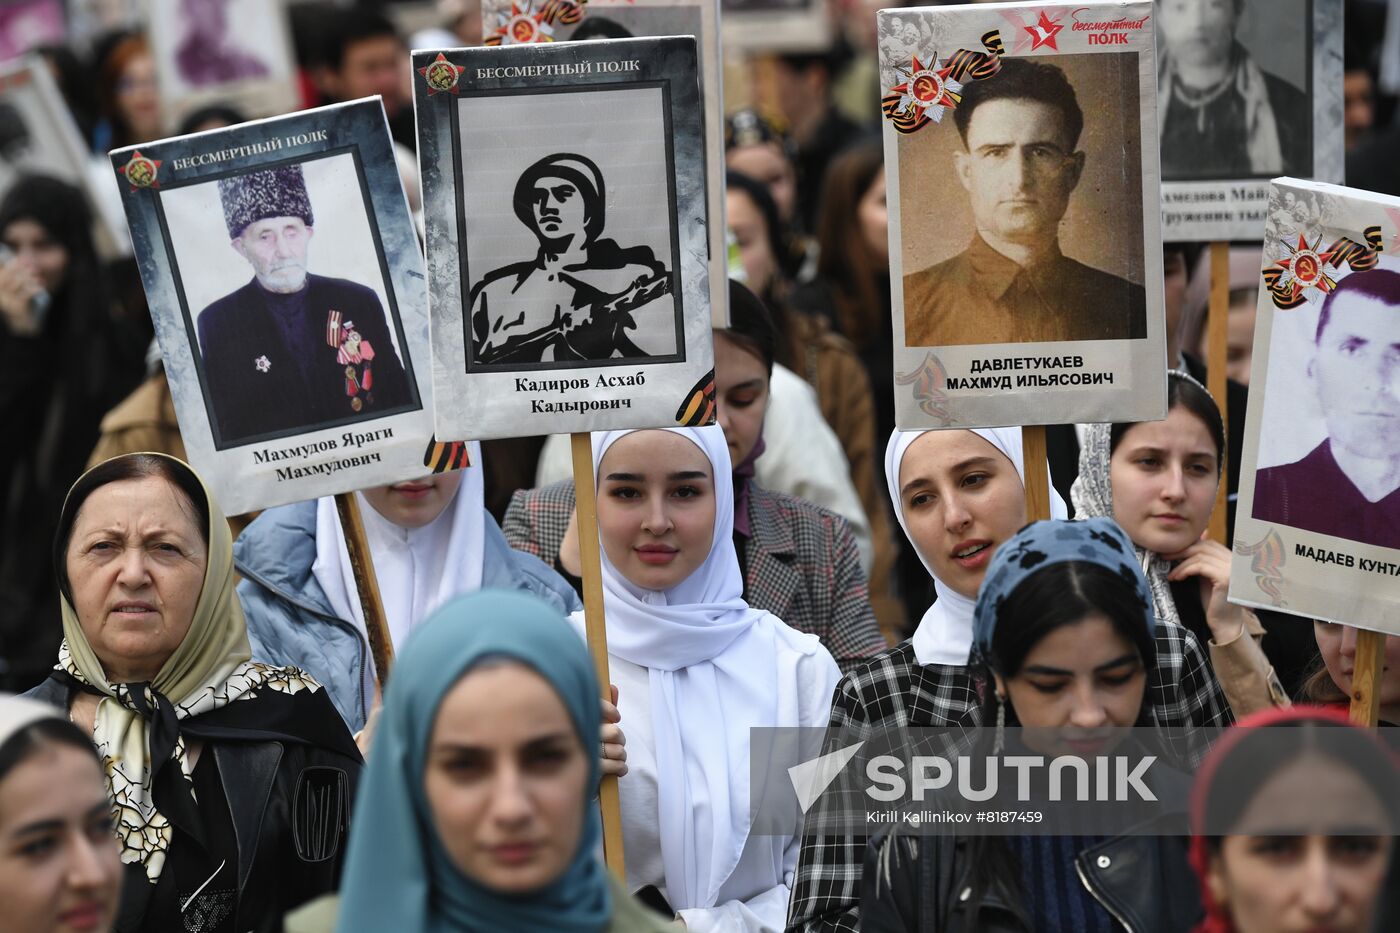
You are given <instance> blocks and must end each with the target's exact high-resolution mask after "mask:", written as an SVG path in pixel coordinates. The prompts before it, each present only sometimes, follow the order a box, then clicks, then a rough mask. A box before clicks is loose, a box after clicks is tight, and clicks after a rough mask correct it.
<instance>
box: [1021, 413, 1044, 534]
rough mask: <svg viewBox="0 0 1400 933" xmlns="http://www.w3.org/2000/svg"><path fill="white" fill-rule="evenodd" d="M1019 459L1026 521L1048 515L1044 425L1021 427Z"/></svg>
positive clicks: (1033, 520)
mask: <svg viewBox="0 0 1400 933" xmlns="http://www.w3.org/2000/svg"><path fill="white" fill-rule="evenodd" d="M1021 459H1022V467H1023V468H1024V470H1025V472H1026V521H1028V522H1036V521H1041V520H1044V519H1048V518H1049V517H1050V470H1049V468H1048V466H1049V460H1048V459H1047V456H1046V453H1045V426H1044V425H1039V424H1035V425H1028V426H1026V427H1023V428H1021Z"/></svg>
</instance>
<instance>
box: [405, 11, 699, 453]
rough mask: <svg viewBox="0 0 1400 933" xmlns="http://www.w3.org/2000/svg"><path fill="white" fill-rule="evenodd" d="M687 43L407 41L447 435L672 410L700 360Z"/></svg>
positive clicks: (653, 421) (695, 128)
mask: <svg viewBox="0 0 1400 933" xmlns="http://www.w3.org/2000/svg"><path fill="white" fill-rule="evenodd" d="M696 51H697V43H696V40H695V39H694V38H692V37H676V38H666V39H651V38H635V39H601V40H598V41H593V42H567V43H564V42H557V43H541V44H523V43H522V44H507V45H502V46H500V47H498V48H489V49H461V50H450V51H449V50H443V51H441V52H439V51H430V52H417V53H415V57H414V65H415V71H416V72H417V74H418V77H419V79H420V80H419V81H418V82H417V84H416V85H415V87H416V98H415V99H416V101H417V117H418V127H419V137H420V145H419V157H420V161H421V165H422V171H423V193H424V205H425V215H426V219H427V249H428V269H429V276H430V303H431V305H432V314H433V321H434V330H433V339H434V347H435V351H434V358H433V359H434V376H435V379H436V382H435V390H436V394H437V399H438V402H437V405H436V408H435V416H436V418H437V422H436V423H437V427H438V430H439V432H440V433H441V434H442V435H443V436H449V435H451V436H456V434H454V433H453V432H454V431H455V432H457V434H461V433H463V432H465V431H470V432H476V433H472V434H471V436H476V437H490V436H514V435H515V434H519V433H559V432H561V431H570V430H580V428H578V427H571V426H569V425H577V424H578V423H579V422H580V421H583V422H584V423H588V424H593V425H595V426H602V425H612V424H614V423H619V424H620V423H627V424H633V423H635V424H637V426H640V425H641V424H647V425H649V426H657V425H664V424H668V423H675V421H676V419H677V412H678V411H680V410H682V409H684V408H686V407H687V404H688V402H687V400H688V399H689V398H690V396H691V395H692V394H693V393H694V391H695V390H696V387H697V383H698V381H699V380H700V378H701V377H702V376H704V374H705V373H706V372H708V371H709V369H710V367H711V365H712V364H711V363H709V362H708V361H709V360H710V358H711V355H712V349H711V344H710V342H709V341H710V335H709V330H708V328H709V324H710V320H711V318H710V315H711V314H712V309H711V306H710V301H709V291H708V282H709V278H710V274H711V270H710V268H709V267H710V265H711V263H709V262H708V260H707V258H706V257H707V256H708V254H709V248H710V247H709V242H708V241H709V233H710V225H709V223H708V220H707V213H706V211H707V195H708V191H707V185H706V181H705V179H706V174H705V146H706V138H705V136H704V131H703V112H702V106H703V105H702V102H701V99H700V85H699V82H698V80H697V77H698V75H697V60H696ZM702 322H703V326H702ZM702 364H703V365H702ZM539 386H548V387H550V388H549V389H544V390H540V391H544V392H546V393H550V392H552V393H553V394H552V396H551V395H550V394H545V395H540V394H538V392H537V390H536V388H532V387H539ZM561 387H562V388H561ZM618 389H625V390H626V391H625V392H623V393H619V392H617V391H609V390H618ZM572 393H576V395H577V397H575V396H574V394H572ZM619 394H623V395H626V396H627V397H626V398H622V399H620V398H612V397H610V396H617V395H619ZM604 399H606V401H604ZM624 402H625V404H624ZM629 409H630V410H631V413H630V414H628V410H629ZM608 412H612V414H608ZM581 415H582V416H584V417H582V418H580V416H581ZM637 419H641V420H640V421H638V420H637ZM532 425H533V426H535V427H534V428H533V429H532V427H531V426H532ZM468 426H470V427H468ZM482 431H485V432H499V433H495V434H493V433H485V434H482V433H479V432H482Z"/></svg>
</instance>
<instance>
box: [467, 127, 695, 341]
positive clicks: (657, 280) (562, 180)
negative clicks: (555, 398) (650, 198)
mask: <svg viewBox="0 0 1400 933" xmlns="http://www.w3.org/2000/svg"><path fill="white" fill-rule="evenodd" d="M512 204H513V206H514V210H515V215H516V217H518V218H519V219H520V222H521V223H522V224H524V225H525V226H526V227H527V228H529V229H530V231H531V232H532V233H533V234H534V236H535V237H536V239H537V241H538V250H537V251H536V253H535V255H534V257H532V258H531V259H527V260H523V261H521V262H514V263H511V264H509V265H506V266H502V267H500V268H498V269H493V270H492V271H490V272H488V273H486V275H485V276H483V277H482V279H481V281H480V282H478V283H477V284H476V285H475V286H474V287H473V288H472V292H471V327H472V340H473V342H472V354H473V357H474V359H475V360H476V361H477V362H480V363H483V364H488V365H489V364H494V363H539V362H552V361H559V362H564V361H579V360H606V359H617V358H621V359H644V358H646V357H648V356H649V355H650V354H649V353H647V352H646V351H645V350H643V349H641V348H640V347H638V346H637V345H636V344H635V343H634V342H633V341H632V340H631V338H630V337H629V336H628V332H629V331H631V330H635V329H636V319H637V316H638V315H646V314H658V313H659V314H670V313H671V311H672V308H671V305H670V302H669V301H663V300H662V299H665V298H667V296H669V295H670V294H671V291H672V276H671V270H670V269H668V268H667V267H666V264H665V263H664V262H662V261H661V260H659V259H658V258H657V257H656V256H655V254H654V253H653V252H652V250H651V248H650V247H648V246H644V245H632V246H622V245H620V244H618V242H617V241H616V240H613V239H610V238H608V237H605V236H604V235H603V234H604V233H605V232H606V225H607V187H606V182H605V181H604V179H603V174H602V172H600V171H599V169H598V166H597V165H596V164H594V163H593V161H592V160H591V159H588V158H585V157H584V156H581V155H577V154H575V153H567V152H565V153H558V154H555V155H549V156H546V157H544V158H543V159H540V160H539V161H537V162H535V163H534V164H533V165H531V166H530V167H529V168H527V169H526V170H525V171H524V172H523V173H521V175H520V180H519V181H517V182H516V184H515V194H514V197H513V199H512Z"/></svg>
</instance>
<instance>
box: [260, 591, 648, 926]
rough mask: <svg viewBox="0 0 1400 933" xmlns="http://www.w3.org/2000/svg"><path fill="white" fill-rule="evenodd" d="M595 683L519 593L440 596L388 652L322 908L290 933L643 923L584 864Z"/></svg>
mask: <svg viewBox="0 0 1400 933" xmlns="http://www.w3.org/2000/svg"><path fill="white" fill-rule="evenodd" d="M598 696H599V693H598V682H597V680H596V678H595V676H594V673H593V665H592V662H591V660H590V659H589V655H588V650H587V648H586V647H585V646H584V644H583V643H582V642H581V641H580V640H579V638H578V636H577V635H576V634H575V633H574V631H573V629H572V628H571V627H570V626H569V624H568V622H567V621H566V620H565V619H564V617H563V616H562V615H561V614H560V613H559V612H557V611H556V610H554V609H553V608H551V607H550V606H548V605H547V604H545V603H543V602H541V601H539V600H537V599H535V598H533V597H530V596H527V595H524V594H520V593H515V592H506V591H501V590H496V591H492V590H482V591H478V592H476V593H472V594H471V595H468V596H463V597H460V598H457V599H454V600H452V601H451V602H449V603H447V604H446V605H444V606H443V607H442V608H440V609H439V610H437V611H436V612H434V613H433V614H432V615H431V616H430V617H429V618H428V620H426V621H425V622H424V624H423V625H422V627H421V628H420V629H419V630H418V631H416V632H414V634H413V635H412V636H411V637H410V638H409V640H408V642H407V644H406V645H405V647H404V650H403V652H402V653H401V654H400V655H399V657H398V659H397V661H396V662H395V665H394V671H393V676H392V677H391V678H390V680H389V688H388V690H387V692H386V695H385V698H384V708H383V712H382V713H381V714H380V720H379V725H378V729H377V732H376V735H375V738H374V746H373V750H372V753H371V755H370V759H369V764H368V766H367V768H366V770H365V775H364V777H363V778H362V783H361V791H362V792H361V794H360V795H359V801H358V803H357V805H356V807H355V813H354V819H353V822H352V824H351V825H352V830H351V837H350V849H349V854H348V856H347V862H346V867H345V873H344V876H343V877H342V879H341V882H342V888H341V890H342V891H343V895H342V896H341V898H340V902H339V904H338V905H336V904H333V903H328V902H325V901H322V902H320V903H318V904H315V905H312V906H311V907H310V908H308V909H307V910H305V911H303V912H302V913H300V914H293V915H292V916H291V917H289V918H288V922H287V929H288V931H291V933H301V931H312V930H329V929H330V917H331V915H332V914H333V913H336V912H337V906H338V914H339V919H338V921H336V922H335V930H336V931H337V933H368V931H376V933H378V931H383V930H412V931H415V933H420V931H421V933H437V931H465V933H474V931H482V933H486V931H500V930H510V931H513V933H533V931H541V933H543V931H551V933H553V931H559V933H651V931H661V930H665V929H666V924H665V921H664V918H662V917H660V916H659V915H654V914H651V913H649V912H648V911H647V910H646V909H645V908H643V907H641V906H640V905H638V904H637V903H635V902H634V901H633V900H632V899H631V898H630V897H628V896H627V894H626V893H625V892H624V891H623V889H622V888H620V887H618V886H617V885H616V884H615V883H614V882H613V881H612V880H611V878H610V876H609V875H608V873H607V870H606V869H605V868H604V866H603V864H602V862H601V861H600V859H599V857H598V854H599V849H600V847H599V839H600V838H601V826H600V823H599V819H598V814H597V810H596V807H595V806H594V802H593V801H594V796H595V793H596V790H597V786H598V780H599V777H600V774H601V770H600V763H599V746H598V734H599V731H598V730H599V715H600V713H599V703H598Z"/></svg>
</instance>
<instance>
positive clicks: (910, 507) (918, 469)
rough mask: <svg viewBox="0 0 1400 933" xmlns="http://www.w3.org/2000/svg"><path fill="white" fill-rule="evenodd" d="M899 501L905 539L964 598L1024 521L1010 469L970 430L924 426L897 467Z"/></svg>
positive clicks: (1021, 492) (973, 593) (1020, 492)
mask: <svg viewBox="0 0 1400 933" xmlns="http://www.w3.org/2000/svg"><path fill="white" fill-rule="evenodd" d="M899 502H900V506H901V508H902V510H903V512H904V523H905V525H906V526H907V527H908V529H909V537H910V538H911V539H912V540H913V542H914V547H915V548H917V549H918V552H919V553H920V554H921V555H922V556H923V558H924V560H925V561H926V562H927V563H928V564H929V565H930V566H932V567H933V572H934V575H935V576H937V577H938V579H940V580H942V581H943V583H944V585H946V586H950V587H952V588H953V590H954V591H955V592H957V593H959V594H960V595H962V596H965V597H967V598H968V599H975V598H977V589H978V588H979V587H980V586H981V585H982V577H983V575H984V574H985V573H986V572H987V565H988V564H989V563H991V560H992V554H993V553H994V552H995V551H996V549H997V548H998V547H1000V546H1001V544H1002V542H1003V541H1006V540H1007V539H1008V538H1010V537H1011V536H1012V535H1014V534H1015V533H1016V532H1017V530H1018V529H1019V528H1020V527H1021V526H1022V525H1024V524H1025V523H1026V491H1025V488H1024V487H1023V486H1022V485H1021V477H1020V475H1019V474H1018V473H1017V472H1016V467H1015V466H1013V465H1012V463H1011V461H1010V460H1008V459H1007V458H1006V455H1005V454H1003V453H1002V452H1001V451H1000V450H998V449H997V448H996V447H994V446H992V445H991V444H990V443H989V442H987V441H986V440H985V439H983V438H982V437H980V436H979V435H976V434H973V433H972V432H971V431H929V432H927V433H925V434H924V435H923V436H922V437H920V438H919V439H918V440H916V441H914V442H913V443H912V444H910V445H909V449H908V450H906V451H905V452H904V459H903V460H902V461H901V462H900V465H899Z"/></svg>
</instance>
